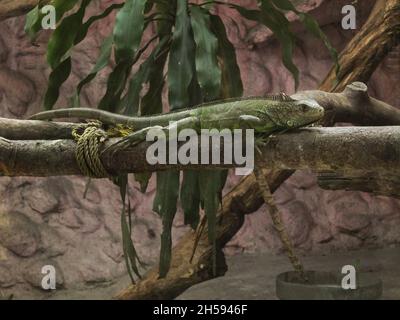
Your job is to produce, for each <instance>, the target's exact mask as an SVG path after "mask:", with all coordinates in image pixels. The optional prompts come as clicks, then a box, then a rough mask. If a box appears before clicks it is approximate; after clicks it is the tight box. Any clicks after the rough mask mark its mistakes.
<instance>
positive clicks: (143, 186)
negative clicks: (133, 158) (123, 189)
mask: <svg viewBox="0 0 400 320" xmlns="http://www.w3.org/2000/svg"><path fill="white" fill-rule="evenodd" d="M151 176H152V173H151V172H141V173H135V174H134V177H135V181H136V182H138V183H139V185H140V192H141V193H146V190H147V187H148V185H149V180H150V178H151Z"/></svg>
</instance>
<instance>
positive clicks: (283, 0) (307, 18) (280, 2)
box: [272, 0, 340, 74]
mask: <svg viewBox="0 0 400 320" xmlns="http://www.w3.org/2000/svg"><path fill="white" fill-rule="evenodd" d="M272 2H273V4H274V5H275V6H276V7H277V8H279V9H282V10H286V11H293V12H294V13H296V14H297V15H298V16H299V18H300V21H301V22H302V23H303V24H304V26H305V27H306V29H307V31H309V32H310V33H311V34H312V35H314V36H315V37H316V38H319V39H321V40H322V41H323V43H324V45H325V47H326V48H327V49H328V50H329V53H330V55H331V57H332V59H333V61H334V63H335V66H336V74H337V73H338V72H339V69H340V66H339V58H338V53H337V51H336V49H335V48H334V47H333V46H332V44H331V42H330V41H329V39H328V37H327V36H326V35H325V33H323V32H322V30H321V28H320V27H319V25H318V22H317V21H316V20H315V19H314V18H313V17H312V16H311V15H309V14H308V13H304V12H300V11H298V10H297V9H296V7H295V6H294V5H293V3H292V2H290V1H289V0H272Z"/></svg>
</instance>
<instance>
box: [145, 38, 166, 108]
mask: <svg viewBox="0 0 400 320" xmlns="http://www.w3.org/2000/svg"><path fill="white" fill-rule="evenodd" d="M164 39H165V40H164ZM169 40H170V36H169V35H167V36H164V37H163V38H162V39H161V41H160V43H161V42H165V44H164V45H163V46H160V50H158V52H157V54H156V55H155V56H154V61H153V63H152V67H151V69H150V71H149V75H148V80H149V90H148V91H147V93H146V94H145V95H144V97H143V98H142V100H141V103H140V114H141V115H150V114H155V113H161V112H162V90H163V88H164V84H165V79H164V72H163V71H164V67H165V63H166V61H167V57H168V46H169Z"/></svg>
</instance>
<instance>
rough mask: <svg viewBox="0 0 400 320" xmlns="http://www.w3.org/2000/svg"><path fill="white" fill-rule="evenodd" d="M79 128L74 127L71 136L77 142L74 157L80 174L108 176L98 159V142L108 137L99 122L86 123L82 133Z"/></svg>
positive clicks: (94, 176) (97, 176)
mask: <svg viewBox="0 0 400 320" xmlns="http://www.w3.org/2000/svg"><path fill="white" fill-rule="evenodd" d="M79 129H81V128H78V129H74V130H73V131H72V136H73V137H74V139H75V141H76V143H77V148H76V152H75V157H76V161H77V163H78V166H79V169H80V170H81V172H82V174H83V175H85V176H88V177H91V178H110V174H109V173H108V172H107V170H106V169H105V168H104V166H103V164H102V162H101V160H100V153H99V147H100V144H101V143H103V142H104V141H105V140H107V138H108V135H107V133H106V132H105V131H104V130H102V129H101V123H100V122H90V123H88V125H87V126H86V128H85V129H84V131H83V133H79V132H78V131H79Z"/></svg>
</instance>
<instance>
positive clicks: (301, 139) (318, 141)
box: [0, 126, 400, 176]
mask: <svg viewBox="0 0 400 320" xmlns="http://www.w3.org/2000/svg"><path fill="white" fill-rule="evenodd" d="M116 141H118V139H111V140H109V141H107V142H106V143H105V147H108V146H109V145H111V144H112V143H114V142H116ZM150 144H151V143H150V142H144V143H140V144H139V145H137V146H135V147H132V148H128V149H126V150H123V151H117V152H116V153H115V154H111V153H110V152H107V151H106V152H103V153H102V155H101V160H102V162H103V164H104V166H105V169H106V170H107V171H108V172H110V173H114V174H115V173H132V172H145V171H148V172H153V171H161V170H167V169H205V168H230V167H235V166H236V167H237V166H239V165H238V164H237V163H233V164H227V165H212V164H208V165H203V164H188V165H182V164H180V163H179V161H178V163H177V164H155V165H151V164H149V163H148V162H147V160H146V151H147V148H148V147H149V146H150ZM75 149H76V143H75V142H74V141H73V140H36V141H32V140H24V141H22V140H6V139H3V138H1V139H0V165H1V173H2V174H3V175H8V176H56V175H79V174H81V172H80V170H79V167H78V164H77V162H76V160H75ZM211 151H212V150H211ZM220 151H221V163H224V157H223V141H221V144H220ZM261 151H262V152H263V156H264V158H265V162H266V164H267V168H268V169H279V170H282V169H300V170H301V169H311V170H315V171H335V170H344V171H351V170H364V171H376V172H380V173H391V174H400V127H398V126H389V127H333V128H322V127H321V128H318V127H313V128H302V129H299V130H296V131H292V132H287V133H285V134H281V135H276V136H272V137H271V138H270V140H269V142H268V143H267V144H266V145H265V146H264V147H262V148H261ZM167 159H168V158H167Z"/></svg>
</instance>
